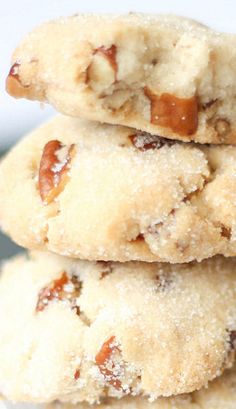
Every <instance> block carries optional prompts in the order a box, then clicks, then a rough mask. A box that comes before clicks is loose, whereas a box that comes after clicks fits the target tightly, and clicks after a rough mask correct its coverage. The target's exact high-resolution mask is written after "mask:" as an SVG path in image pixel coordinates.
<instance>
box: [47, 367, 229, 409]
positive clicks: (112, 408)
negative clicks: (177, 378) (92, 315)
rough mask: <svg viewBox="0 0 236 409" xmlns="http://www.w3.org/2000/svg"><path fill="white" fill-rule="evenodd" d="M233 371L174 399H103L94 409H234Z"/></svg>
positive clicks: (58, 408) (57, 407) (56, 407)
mask: <svg viewBox="0 0 236 409" xmlns="http://www.w3.org/2000/svg"><path fill="white" fill-rule="evenodd" d="M235 382H236V371H235V369H232V370H229V371H227V372H225V374H224V375H223V376H222V377H220V378H218V379H217V380H215V381H214V382H212V383H211V384H210V385H209V387H208V388H207V389H205V388H204V389H201V390H200V391H197V392H194V393H192V394H186V395H181V396H178V397H174V398H159V399H158V400H156V401H155V402H148V400H147V399H144V398H137V397H136V398H133V397H126V398H123V399H120V400H117V399H105V400H104V401H103V402H102V404H100V405H96V406H94V409H235V407H236V389H235ZM45 407H46V409H91V406H90V405H87V404H80V405H77V406H74V405H71V404H62V403H59V402H56V403H52V404H49V405H46V406H45Z"/></svg>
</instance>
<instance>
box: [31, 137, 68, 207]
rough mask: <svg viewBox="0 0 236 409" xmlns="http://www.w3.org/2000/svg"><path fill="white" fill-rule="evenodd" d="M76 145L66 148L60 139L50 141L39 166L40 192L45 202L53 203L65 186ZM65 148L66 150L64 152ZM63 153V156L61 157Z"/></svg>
mask: <svg viewBox="0 0 236 409" xmlns="http://www.w3.org/2000/svg"><path fill="white" fill-rule="evenodd" d="M74 149H75V146H74V145H70V146H69V148H66V147H65V146H64V145H63V144H62V143H61V142H60V141H58V140H53V141H50V142H48V143H47V144H46V145H45V147H44V149H43V154H42V157H41V161H40V166H39V182H38V184H39V192H40V196H41V199H42V200H43V202H44V203H46V204H49V203H51V202H52V201H53V200H54V199H55V198H56V197H57V196H58V195H59V194H60V193H61V192H62V191H63V190H64V188H65V185H66V183H67V181H68V171H69V168H70V163H71V159H72V156H73V154H74ZM63 150H64V152H63ZM60 153H62V154H63V155H62V156H63V157H60V156H61V155H60Z"/></svg>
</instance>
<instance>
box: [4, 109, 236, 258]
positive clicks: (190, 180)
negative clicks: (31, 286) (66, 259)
mask: <svg viewBox="0 0 236 409" xmlns="http://www.w3.org/2000/svg"><path fill="white" fill-rule="evenodd" d="M235 175H236V148H234V147H232V146H228V147H227V146H219V147H217V146H210V147H208V146H202V145H196V144H184V143H181V142H175V143H170V141H169V140H166V139H163V138H158V137H152V136H150V135H149V134H146V133H140V132H138V131H136V130H134V129H131V128H125V127H119V126H112V125H102V124H99V123H95V122H89V121H86V120H81V119H76V118H69V117H62V116H61V117H57V118H55V119H53V120H52V121H51V122H49V123H48V124H46V125H44V126H43V127H41V128H39V129H38V130H36V131H34V132H33V133H32V134H31V135H29V136H28V137H27V138H26V139H25V140H24V141H22V142H20V143H19V144H18V146H16V147H15V148H14V149H13V150H12V151H11V152H10V153H9V154H8V156H7V157H6V158H5V159H4V160H3V161H2V163H1V165H0V225H1V227H2V228H3V229H4V230H5V231H6V232H7V233H8V234H9V235H10V236H11V237H12V238H13V239H14V240H15V241H16V242H17V243H18V244H20V245H22V246H24V247H27V248H31V249H39V250H40V249H41V250H50V251H53V252H55V253H58V254H61V255H64V256H70V257H75V258H82V259H90V260H114V261H130V260H140V261H166V262H172V263H178V262H181V263H182V262H189V261H191V260H194V259H197V260H198V261H200V260H202V259H204V258H207V257H211V256H213V255H215V254H223V255H225V256H233V255H235V254H236V240H235V237H236V230H235V229H236V227H235V226H236V208H235V201H236V194H235V192H236V178H235Z"/></svg>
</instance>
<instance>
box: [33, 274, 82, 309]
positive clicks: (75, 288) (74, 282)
mask: <svg viewBox="0 0 236 409" xmlns="http://www.w3.org/2000/svg"><path fill="white" fill-rule="evenodd" d="M80 290H81V282H80V281H79V280H78V278H77V276H72V277H71V278H70V277H68V275H67V274H66V272H63V273H62V275H61V277H60V278H58V279H57V280H54V281H53V282H52V283H50V284H49V285H47V286H46V287H44V288H42V290H40V292H39V296H38V302H37V305H36V312H39V311H43V310H44V309H45V308H46V307H47V306H48V304H49V302H50V301H53V300H59V301H65V300H66V301H68V302H69V303H70V306H71V309H72V310H76V313H78V315H79V313H80V311H79V307H78V306H77V305H76V298H77V297H78V296H79V294H80Z"/></svg>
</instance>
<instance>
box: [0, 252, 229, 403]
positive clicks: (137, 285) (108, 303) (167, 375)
mask: <svg viewBox="0 0 236 409" xmlns="http://www.w3.org/2000/svg"><path fill="white" fill-rule="evenodd" d="M235 266H236V263H235V259H224V258H223V257H218V258H212V259H211V260H207V261H204V262H202V263H191V264H183V265H171V264H167V263H166V264H161V263H142V262H129V263H104V262H88V261H75V260H72V259H68V258H63V257H60V256H56V255H52V254H49V253H40V252H35V253H32V254H30V255H28V256H18V257H16V258H15V259H12V260H10V261H8V262H6V264H5V265H4V266H3V267H2V273H1V278H0V333H1V337H0V362H1V365H0V392H1V394H2V395H4V396H5V397H6V398H8V399H11V400H14V401H30V402H50V401H53V400H55V399H59V400H62V401H68V402H74V403H75V402H79V401H88V402H90V403H92V402H97V401H99V400H102V399H103V398H105V397H124V396H126V395H127V396H130V395H132V396H136V395H137V396H138V395H140V396H146V397H150V398H151V399H153V400H155V399H156V398H157V397H159V396H171V395H176V394H182V393H189V392H192V391H195V390H197V389H200V388H202V387H204V386H207V384H208V382H209V381H211V380H213V379H215V378H217V377H219V376H220V375H221V374H222V373H223V372H224V370H225V369H227V368H229V367H231V366H232V365H233V363H234V360H235V347H236V280H235V268H236V267H235Z"/></svg>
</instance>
